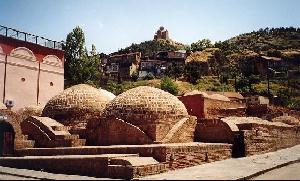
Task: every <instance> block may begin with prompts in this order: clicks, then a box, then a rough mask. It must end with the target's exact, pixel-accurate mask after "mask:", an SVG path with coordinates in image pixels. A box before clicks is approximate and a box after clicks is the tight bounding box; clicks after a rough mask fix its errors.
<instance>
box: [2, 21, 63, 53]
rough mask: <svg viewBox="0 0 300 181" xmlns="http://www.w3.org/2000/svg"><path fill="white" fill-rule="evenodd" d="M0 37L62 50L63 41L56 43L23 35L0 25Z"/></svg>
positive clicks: (23, 33) (26, 34)
mask: <svg viewBox="0 0 300 181" xmlns="http://www.w3.org/2000/svg"><path fill="white" fill-rule="evenodd" d="M0 35H3V36H6V37H11V38H13V39H17V40H21V41H25V42H30V43H34V44H37V45H41V46H44V47H48V48H53V49H58V50H62V48H63V44H64V42H63V41H61V42H57V41H53V40H49V39H47V38H44V37H41V36H37V35H33V34H30V33H25V32H22V31H19V30H16V29H13V28H8V27H5V26H2V25H0Z"/></svg>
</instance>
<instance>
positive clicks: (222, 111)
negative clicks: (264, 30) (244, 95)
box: [204, 98, 245, 118]
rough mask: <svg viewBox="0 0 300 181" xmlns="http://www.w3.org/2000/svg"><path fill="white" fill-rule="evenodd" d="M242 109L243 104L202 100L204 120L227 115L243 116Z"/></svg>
mask: <svg viewBox="0 0 300 181" xmlns="http://www.w3.org/2000/svg"><path fill="white" fill-rule="evenodd" d="M244 108H245V104H244V103H239V102H234V101H220V100H214V99H208V98H205V99H204V109H205V115H206V117H205V118H218V117H226V116H227V115H230V116H245V113H244Z"/></svg>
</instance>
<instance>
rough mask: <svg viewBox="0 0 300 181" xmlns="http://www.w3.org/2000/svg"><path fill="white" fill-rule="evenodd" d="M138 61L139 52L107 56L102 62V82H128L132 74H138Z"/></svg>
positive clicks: (139, 58) (139, 59) (139, 57)
mask: <svg viewBox="0 0 300 181" xmlns="http://www.w3.org/2000/svg"><path fill="white" fill-rule="evenodd" d="M140 61H141V53H140V52H135V53H128V54H120V55H113V56H109V57H108V58H106V59H105V60H103V61H102V63H103V64H102V65H103V75H102V81H107V80H113V81H119V82H120V81H124V80H130V79H131V77H132V75H133V74H135V73H136V74H137V73H138V69H139V64H140Z"/></svg>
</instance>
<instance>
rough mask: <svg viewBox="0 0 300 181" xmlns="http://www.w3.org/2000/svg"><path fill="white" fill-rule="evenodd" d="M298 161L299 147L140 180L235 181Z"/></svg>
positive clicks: (299, 159)
mask: <svg viewBox="0 0 300 181" xmlns="http://www.w3.org/2000/svg"><path fill="white" fill-rule="evenodd" d="M298 161H300V145H297V146H294V147H291V148H287V149H282V150H278V151H276V152H270V153H266V154H261V155H254V156H250V157H243V158H232V159H228V160H223V161H218V162H212V163H207V164H203V165H199V166H194V167H189V168H184V169H180V170H173V171H169V172H166V173H162V174H158V175H151V176H147V177H143V178H140V179H141V180H204V179H205V180H219V179H222V180H237V179H250V178H253V177H255V176H258V175H261V174H263V173H265V172H266V171H270V170H272V169H275V168H279V167H282V166H285V165H288V164H290V163H295V162H298Z"/></svg>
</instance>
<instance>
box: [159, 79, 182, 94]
mask: <svg viewBox="0 0 300 181" xmlns="http://www.w3.org/2000/svg"><path fill="white" fill-rule="evenodd" d="M160 88H161V89H162V90H164V91H167V92H169V93H170V94H173V95H177V94H178V87H177V85H176V83H174V82H173V81H172V79H171V78H170V77H163V78H162V79H161V81H160Z"/></svg>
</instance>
